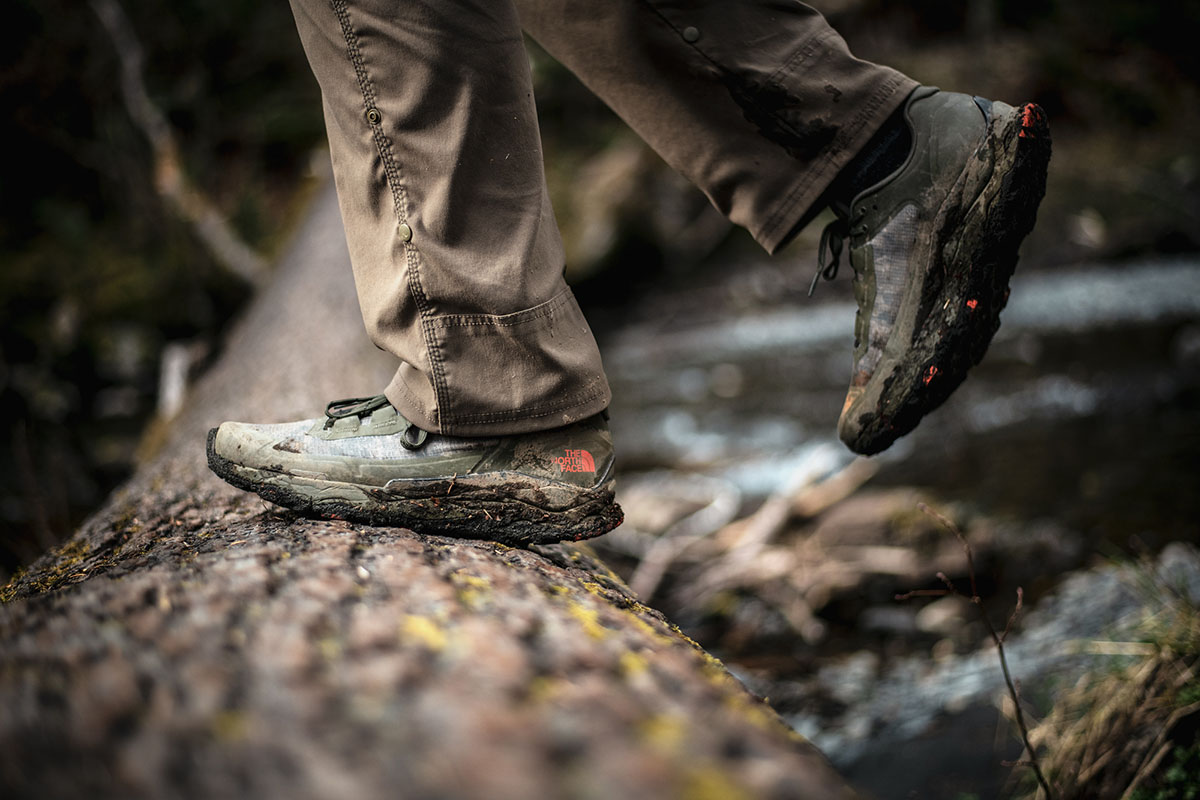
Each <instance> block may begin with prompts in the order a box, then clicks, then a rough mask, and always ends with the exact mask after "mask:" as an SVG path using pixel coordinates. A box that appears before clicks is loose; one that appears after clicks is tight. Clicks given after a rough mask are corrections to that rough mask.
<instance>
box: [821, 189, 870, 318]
mask: <svg viewBox="0 0 1200 800" xmlns="http://www.w3.org/2000/svg"><path fill="white" fill-rule="evenodd" d="M833 210H834V213H835V214H837V217H836V218H834V219H832V220H830V221H829V224H828V225H826V226H825V227H824V229H822V231H821V241H820V243H819V244H818V245H817V273H816V274H815V275H813V279H812V283H811V284H809V286H808V296H809V297H812V296H813V293H814V292H816V290H817V283H818V282H819V281H820V280H821V278H824V279H825V280H827V281H831V280H833V279H834V278H836V277H837V274H838V266H839V265H840V264H841V261H842V251H843V250H844V249H845V247H846V240H847V239H849V238H850V222H851V219H850V214H849V211H848V209H845V208H838V207H834V209H833ZM864 213H865V211H863V210H860V211H859V212H858V216H859V217H861V216H863V214H864ZM827 256H828V262H829V263H826V260H827V258H826V257H827Z"/></svg>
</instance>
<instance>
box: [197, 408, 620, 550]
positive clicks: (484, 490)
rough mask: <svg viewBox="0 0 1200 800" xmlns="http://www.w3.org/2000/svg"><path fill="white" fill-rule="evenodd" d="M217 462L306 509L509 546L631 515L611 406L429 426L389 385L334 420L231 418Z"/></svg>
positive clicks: (332, 412)
mask: <svg viewBox="0 0 1200 800" xmlns="http://www.w3.org/2000/svg"><path fill="white" fill-rule="evenodd" d="M208 465H209V467H210V468H211V469H212V471H213V472H215V473H217V475H219V476H221V477H222V478H223V479H225V480H226V481H227V482H229V483H231V484H233V485H234V486H236V487H238V488H239V489H246V490H248V491H251V492H257V493H258V494H259V495H260V496H262V497H263V498H264V499H266V500H270V501H271V502H273V503H278V504H279V505H281V506H286V507H287V508H290V509H293V510H295V511H297V512H299V513H301V514H304V515H306V516H315V517H325V518H333V519H346V520H350V521H353V522H361V523H365V524H368V525H395V526H401V527H405V528H410V529H412V530H414V531H418V532H421V533H434V534H440V535H443V536H454V537H457V538H464V539H489V540H492V541H497V542H503V543H504V544H510V545H526V544H545V543H549V542H558V541H562V540H564V539H573V540H576V541H578V540H580V539H588V538H591V537H593V536H599V535H600V534H602V533H607V532H608V531H610V530H612V529H613V528H615V527H617V526H618V525H620V524H621V520H622V513H621V508H620V506H618V505H617V504H616V503H615V502H613V447H612V436H611V435H610V434H609V432H608V423H607V422H606V421H605V418H604V415H597V416H594V417H591V418H590V419H586V420H583V421H582V422H577V423H575V424H573V425H568V426H566V427H563V428H557V429H555V430H551V431H545V432H538V433H527V434H520V435H515V436H501V437H495V438H491V439H483V438H460V437H454V436H442V435H439V434H433V433H427V432H426V431H423V430H421V429H420V428H418V427H416V426H415V425H413V424H412V423H411V422H409V421H408V420H406V419H405V418H404V417H402V416H401V415H400V414H399V413H398V412H397V411H396V409H395V408H393V407H392V406H391V404H389V403H388V401H387V398H385V397H383V396H382V395H380V396H378V397H371V398H361V399H355V400H340V401H337V402H334V403H330V404H329V406H328V407H327V408H326V410H325V417H324V418H323V419H310V420H304V421H301V422H288V423H283V424H280V425H250V424H246V423H242V422H226V423H223V424H222V425H221V426H220V427H218V428H214V429H213V430H211V431H209V433H208Z"/></svg>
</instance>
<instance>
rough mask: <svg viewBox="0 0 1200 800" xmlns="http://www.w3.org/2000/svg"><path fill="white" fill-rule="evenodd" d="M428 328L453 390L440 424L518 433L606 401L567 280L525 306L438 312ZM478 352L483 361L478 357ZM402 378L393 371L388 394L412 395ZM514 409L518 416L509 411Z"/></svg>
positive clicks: (466, 431)
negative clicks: (499, 311)
mask: <svg viewBox="0 0 1200 800" xmlns="http://www.w3.org/2000/svg"><path fill="white" fill-rule="evenodd" d="M433 328H434V339H435V345H434V346H435V349H436V352H437V357H438V359H439V360H440V362H441V365H442V369H443V370H444V374H445V377H446V381H447V383H448V384H449V385H450V386H454V387H457V388H458V391H456V392H455V393H454V394H453V395H452V396H450V397H449V398H448V399H447V401H446V404H445V405H443V406H442V407H441V408H440V412H441V414H442V415H443V416H445V417H446V418H448V419H450V420H452V421H453V422H452V423H451V424H443V428H446V427H449V428H450V429H451V432H452V433H454V434H457V435H473V434H478V435H484V434H488V435H492V434H507V433H518V432H522V431H525V430H528V429H529V423H530V422H531V421H532V422H534V423H539V427H545V428H554V427H558V426H560V425H567V424H570V423H571V422H575V421H577V420H578V419H580V418H581V416H580V415H581V413H582V414H583V416H590V415H591V414H595V413H598V412H599V411H601V410H603V409H604V408H605V407H607V406H608V403H609V401H610V399H611V395H610V393H609V389H608V383H607V381H606V380H605V377H604V372H603V370H602V369H601V368H600V366H599V364H598V363H596V362H593V361H591V360H590V359H588V358H587V354H589V353H591V352H592V350H593V348H594V345H593V344H592V333H591V330H590V328H589V327H588V324H587V321H586V320H585V319H584V316H583V312H582V311H581V310H580V308H579V305H578V303H576V302H575V297H574V295H573V294H572V293H571V291H570V289H568V288H567V287H566V286H565V285H563V287H562V291H561V292H560V293H559V294H558V295H557V296H556V297H554V298H553V299H551V300H549V301H547V302H545V303H542V304H541V305H539V306H536V307H534V308H530V309H527V310H525V311H521V312H518V313H515V314H505V315H499V316H497V315H485V314H458V315H444V316H438V317H437V318H436V319H435V320H434V324H433ZM482 351H486V353H487V355H488V357H487V358H486V359H482V358H478V357H476V356H477V355H478V354H479V353H480V352H482ZM581 355H582V356H583V358H581ZM405 377H406V376H405V375H404V374H403V373H400V374H399V375H397V379H396V380H395V381H393V383H392V386H390V387H389V388H388V395H389V397H390V396H391V395H392V393H393V392H394V393H395V394H397V395H398V396H400V397H405V396H407V395H408V394H409V393H410V390H409V388H408V386H407V383H406V381H405ZM513 408H517V409H520V410H521V414H520V416H519V417H517V418H514V416H513V415H512V414H510V413H509V412H508V411H507V409H513ZM581 409H582V410H583V411H582V412H581Z"/></svg>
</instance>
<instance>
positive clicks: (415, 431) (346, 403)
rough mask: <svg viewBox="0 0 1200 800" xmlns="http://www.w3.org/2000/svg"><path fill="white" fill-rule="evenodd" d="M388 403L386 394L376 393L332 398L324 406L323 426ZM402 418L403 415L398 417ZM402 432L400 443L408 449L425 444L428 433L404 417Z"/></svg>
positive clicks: (414, 448)
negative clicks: (365, 395)
mask: <svg viewBox="0 0 1200 800" xmlns="http://www.w3.org/2000/svg"><path fill="white" fill-rule="evenodd" d="M387 405H391V404H390V403H388V399H387V396H386V395H382V394H377V395H375V396H374V397H351V398H348V399H346V400H334V401H333V402H331V403H329V404H328V405H327V406H325V427H326V428H332V427H333V423H335V422H337V421H338V420H339V419H346V418H347V417H359V418H362V417H365V416H367V415H368V414H370V413H371V412H373V411H378V410H379V409H381V408H383V407H384V406H387ZM400 418H401V419H404V417H403V416H401V417H400ZM404 423H405V427H404V433H403V434H401V436H400V444H401V445H403V446H404V447H405V448H406V449H408V450H416V449H417V448H419V447H420V446H421V445H423V444H425V439H426V438H427V437H428V436H429V433H428V432H427V431H425V430H423V429H421V428H418V427H417V426H416V425H414V424H412V423H411V422H409V421H408V420H407V419H404Z"/></svg>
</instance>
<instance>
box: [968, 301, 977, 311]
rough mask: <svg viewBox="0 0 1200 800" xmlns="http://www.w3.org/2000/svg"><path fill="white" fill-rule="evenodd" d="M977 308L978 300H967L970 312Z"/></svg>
mask: <svg viewBox="0 0 1200 800" xmlns="http://www.w3.org/2000/svg"><path fill="white" fill-rule="evenodd" d="M978 307H979V301H978V300H968V301H967V308H969V309H971V310H972V311H974V310H975V309H976V308H978Z"/></svg>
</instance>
